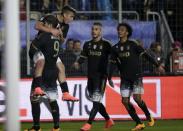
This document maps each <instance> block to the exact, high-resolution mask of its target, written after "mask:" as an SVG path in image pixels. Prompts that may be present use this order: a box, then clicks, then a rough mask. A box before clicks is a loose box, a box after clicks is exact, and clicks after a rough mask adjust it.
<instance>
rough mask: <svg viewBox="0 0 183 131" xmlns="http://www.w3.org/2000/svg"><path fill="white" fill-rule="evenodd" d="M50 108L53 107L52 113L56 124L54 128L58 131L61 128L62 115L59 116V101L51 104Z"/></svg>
mask: <svg viewBox="0 0 183 131" xmlns="http://www.w3.org/2000/svg"><path fill="white" fill-rule="evenodd" d="M50 107H51V111H52V112H51V113H52V116H53V122H54V128H55V129H57V128H59V123H60V114H59V106H58V103H57V101H53V102H50Z"/></svg>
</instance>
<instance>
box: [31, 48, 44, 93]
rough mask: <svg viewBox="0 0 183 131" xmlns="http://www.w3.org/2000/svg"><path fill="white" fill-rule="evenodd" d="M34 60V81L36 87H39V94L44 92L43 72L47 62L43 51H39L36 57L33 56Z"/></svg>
mask: <svg viewBox="0 0 183 131" xmlns="http://www.w3.org/2000/svg"><path fill="white" fill-rule="evenodd" d="M33 61H34V76H33V79H34V82H35V85H34V86H35V87H34V88H35V89H36V88H37V89H39V90H40V92H39V90H38V91H37V93H38V94H39V93H40V94H42V93H43V91H41V87H42V85H43V84H42V73H43V69H44V64H45V59H44V55H43V54H42V52H40V51H39V52H37V53H35V54H34V57H33Z"/></svg>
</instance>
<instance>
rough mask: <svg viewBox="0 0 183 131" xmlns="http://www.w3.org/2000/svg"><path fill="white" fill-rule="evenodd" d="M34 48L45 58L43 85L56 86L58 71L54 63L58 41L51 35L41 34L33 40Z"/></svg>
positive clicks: (57, 51) (57, 52) (57, 50)
mask: <svg viewBox="0 0 183 131" xmlns="http://www.w3.org/2000/svg"><path fill="white" fill-rule="evenodd" d="M35 44H36V46H37V47H38V48H39V49H40V50H41V52H42V53H43V55H44V57H45V66H44V70H43V75H42V77H43V83H44V84H46V86H48V87H49V86H56V80H57V77H58V71H57V67H56V62H57V59H58V54H59V49H60V48H59V45H60V41H59V39H58V38H57V37H54V36H52V34H51V33H45V32H44V33H41V34H40V35H39V37H38V38H37V39H36V40H35Z"/></svg>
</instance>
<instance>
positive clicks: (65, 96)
mask: <svg viewBox="0 0 183 131" xmlns="http://www.w3.org/2000/svg"><path fill="white" fill-rule="evenodd" d="M57 68H58V70H59V73H58V81H59V83H60V87H61V90H62V93H63V95H62V100H64V101H79V99H78V98H76V97H74V96H72V95H70V94H69V88H68V85H67V81H66V75H65V66H64V64H63V63H62V61H61V60H60V58H58V60H57Z"/></svg>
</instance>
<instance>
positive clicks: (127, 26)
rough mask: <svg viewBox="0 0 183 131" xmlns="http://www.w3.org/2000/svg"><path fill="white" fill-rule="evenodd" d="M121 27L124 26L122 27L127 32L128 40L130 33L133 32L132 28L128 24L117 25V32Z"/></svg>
mask: <svg viewBox="0 0 183 131" xmlns="http://www.w3.org/2000/svg"><path fill="white" fill-rule="evenodd" d="M121 26H124V27H126V29H127V31H128V36H127V37H128V38H129V37H130V36H131V35H132V32H133V29H132V27H131V26H130V25H129V24H127V23H124V22H123V23H119V24H118V26H117V30H119V28H120V27H121Z"/></svg>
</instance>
